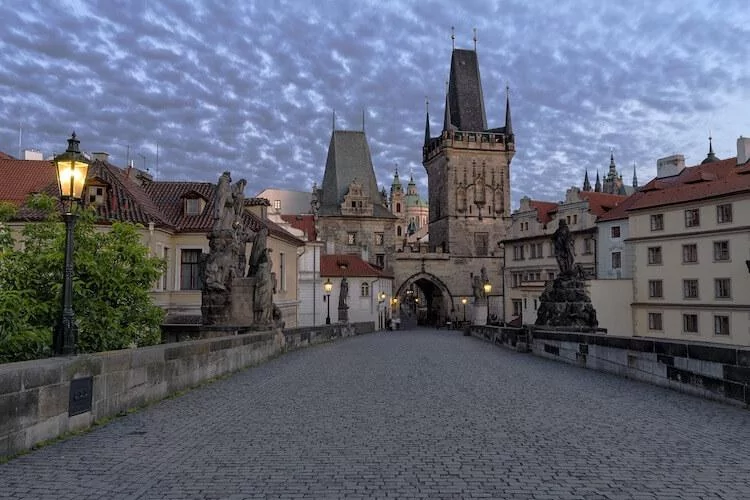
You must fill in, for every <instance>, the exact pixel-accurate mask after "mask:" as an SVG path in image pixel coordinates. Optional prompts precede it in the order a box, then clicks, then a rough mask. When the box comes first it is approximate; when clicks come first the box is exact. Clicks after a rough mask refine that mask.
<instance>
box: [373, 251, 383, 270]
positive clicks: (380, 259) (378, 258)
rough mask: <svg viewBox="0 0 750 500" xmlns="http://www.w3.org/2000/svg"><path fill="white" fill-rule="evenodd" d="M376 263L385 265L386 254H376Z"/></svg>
mask: <svg viewBox="0 0 750 500" xmlns="http://www.w3.org/2000/svg"><path fill="white" fill-rule="evenodd" d="M375 265H376V266H379V267H385V254H382V253H379V254H376V255H375Z"/></svg>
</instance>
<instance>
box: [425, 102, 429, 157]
mask: <svg viewBox="0 0 750 500" xmlns="http://www.w3.org/2000/svg"><path fill="white" fill-rule="evenodd" d="M424 106H425V114H426V115H427V116H426V118H425V122H424V147H428V146H429V145H430V101H428V100H427V99H425V101H424Z"/></svg>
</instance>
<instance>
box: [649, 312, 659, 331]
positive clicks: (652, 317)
mask: <svg viewBox="0 0 750 500" xmlns="http://www.w3.org/2000/svg"><path fill="white" fill-rule="evenodd" d="M648 329H649V330H661V329H662V326H661V313H648Z"/></svg>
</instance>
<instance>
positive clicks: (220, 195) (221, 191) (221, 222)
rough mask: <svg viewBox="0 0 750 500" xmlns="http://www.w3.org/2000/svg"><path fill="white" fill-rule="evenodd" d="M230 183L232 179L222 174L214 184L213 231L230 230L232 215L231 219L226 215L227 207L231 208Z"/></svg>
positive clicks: (227, 173)
mask: <svg viewBox="0 0 750 500" xmlns="http://www.w3.org/2000/svg"><path fill="white" fill-rule="evenodd" d="M231 183H232V177H231V176H230V175H229V172H224V173H223V174H221V177H219V182H218V183H217V184H216V193H215V194H214V203H215V205H214V225H213V230H214V231H221V230H222V229H231V227H232V226H231V224H232V223H233V222H234V213H232V217H231V218H230V217H228V214H227V207H228V206H232V186H231ZM228 219H230V221H229V222H230V224H229V227H226V225H227V221H228Z"/></svg>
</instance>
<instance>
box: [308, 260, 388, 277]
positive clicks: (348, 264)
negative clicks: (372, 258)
mask: <svg viewBox="0 0 750 500" xmlns="http://www.w3.org/2000/svg"><path fill="white" fill-rule="evenodd" d="M320 275H321V276H322V277H327V278H342V277H347V278H354V277H359V278H361V277H368V278H392V277H393V276H391V275H390V274H389V273H387V272H385V271H384V270H383V269H381V268H379V267H377V266H375V265H373V264H370V263H369V262H365V261H364V260H362V259H361V258H360V257H359V256H357V255H348V254H330V255H321V256H320Z"/></svg>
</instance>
